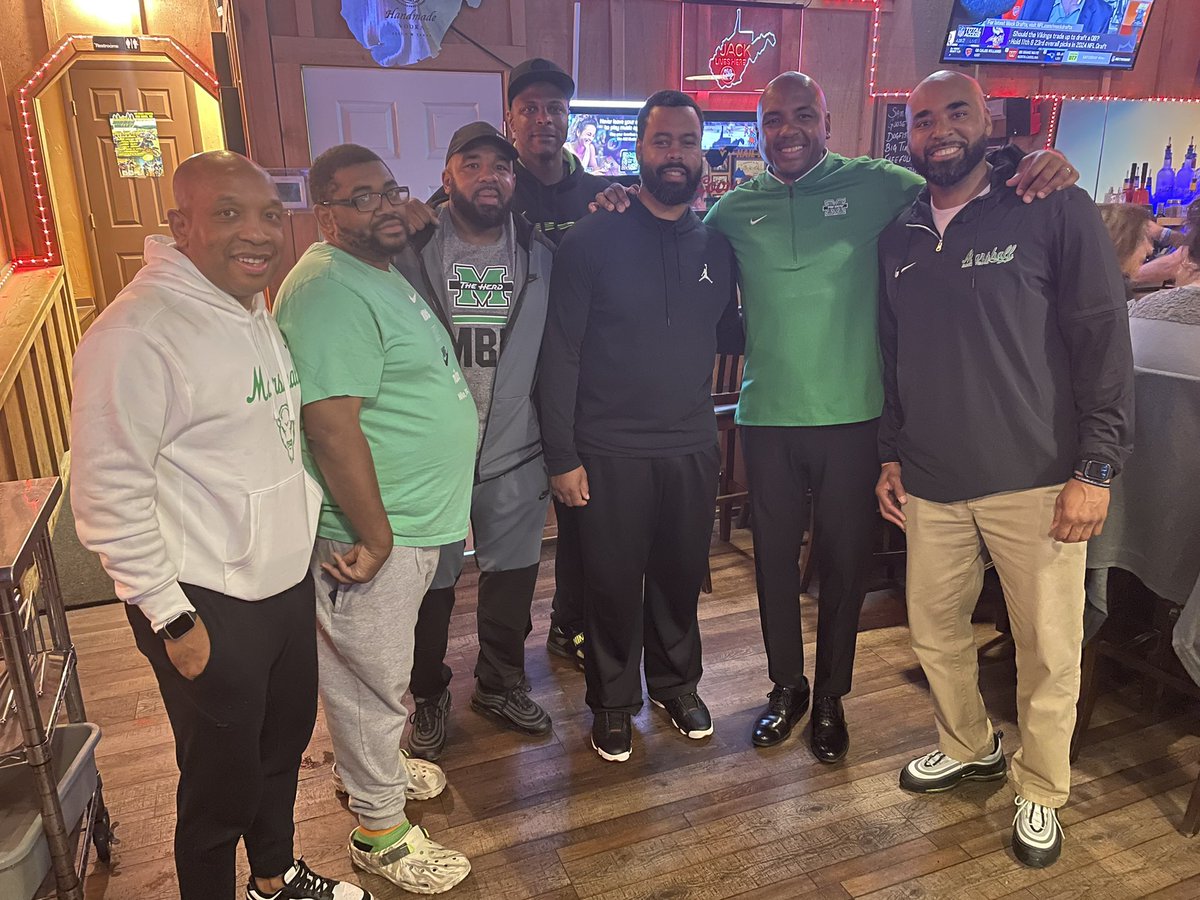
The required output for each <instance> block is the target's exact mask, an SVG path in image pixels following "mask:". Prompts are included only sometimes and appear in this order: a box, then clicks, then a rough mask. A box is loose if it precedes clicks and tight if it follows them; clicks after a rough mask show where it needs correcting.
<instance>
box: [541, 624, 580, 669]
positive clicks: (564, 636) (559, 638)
mask: <svg viewBox="0 0 1200 900" xmlns="http://www.w3.org/2000/svg"><path fill="white" fill-rule="evenodd" d="M546 649H547V650H549V651H550V652H551V653H553V654H554V655H555V656H561V657H562V658H563V659H569V660H571V662H573V663H575V665H576V666H578V667H579V668H580V669H582V668H583V632H582V631H574V630H567V629H565V628H560V627H559V626H557V625H551V626H550V631H549V633H548V634H547V635H546Z"/></svg>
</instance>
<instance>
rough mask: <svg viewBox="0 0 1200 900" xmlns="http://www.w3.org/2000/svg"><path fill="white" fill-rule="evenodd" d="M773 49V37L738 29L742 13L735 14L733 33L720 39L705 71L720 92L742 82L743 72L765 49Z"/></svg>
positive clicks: (740, 25)
mask: <svg viewBox="0 0 1200 900" xmlns="http://www.w3.org/2000/svg"><path fill="white" fill-rule="evenodd" d="M774 46H775V34H774V32H771V31H765V32H763V33H762V34H755V33H754V32H753V31H752V30H743V29H742V11H741V10H740V9H739V10H738V11H737V17H736V18H735V19H734V23H733V31H731V32H730V33H729V34H728V35H726V36H725V37H724V38H722V39H721V40H720V42H719V43H718V44H717V46H716V49H715V50H713V55H712V56H711V57H710V58H709V60H708V71H709V73H710V74H711V75H712V76H713V78H714V79H715V80H716V82H717V87H718V88H720V89H721V90H723V91H724V90H728V89H729V88H731V87H733V86H734V85H738V84H741V83H742V77H743V76H744V75H745V74H746V69H748V68H749V67H750V65H751V64H752V63H753V62H754V61H755V60H757V59H758V58H759V57H760V56H762V54H763V52H764V51H765V50H766V49H767V48H768V47H774Z"/></svg>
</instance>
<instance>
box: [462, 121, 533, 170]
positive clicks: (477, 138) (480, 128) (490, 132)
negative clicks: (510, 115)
mask: <svg viewBox="0 0 1200 900" xmlns="http://www.w3.org/2000/svg"><path fill="white" fill-rule="evenodd" d="M480 143H489V144H493V145H495V147H496V149H497V150H499V151H500V152H501V153H503V154H504V155H505V156H507V157H508V158H509V159H516V158H517V148H516V147H514V146H513V145H512V144H510V143H509V142H508V139H507V138H506V137H505V136H504V135H502V134H501V133H500V132H499V131H497V130H496V127H495V126H494V125H492V124H491V123H489V122H472V123H471V124H470V125H464V126H463V127H462V128H460V129H458V131H456V132H454V135H453V136H452V137H451V138H450V146H449V147H447V148H446V162H450V157H452V156H453V155H454V154H455V153H465V152H466V151H467V150H470V149H471V148H472V147H474V146H475V145H476V144H480Z"/></svg>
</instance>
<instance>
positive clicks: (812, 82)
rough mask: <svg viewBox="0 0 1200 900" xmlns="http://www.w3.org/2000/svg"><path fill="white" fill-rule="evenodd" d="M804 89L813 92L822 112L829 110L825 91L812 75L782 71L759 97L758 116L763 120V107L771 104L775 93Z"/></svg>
mask: <svg viewBox="0 0 1200 900" xmlns="http://www.w3.org/2000/svg"><path fill="white" fill-rule="evenodd" d="M795 90H802V91H807V92H809V93H810V94H812V96H813V98H814V100H815V101H816V103H817V104H819V106H820V109H821V112H822V113H824V112H827V111H828V109H829V107H828V106H827V105H826V104H825V92H824V91H823V90H821V85H819V84H818V83H817V80H816V79H815V78H813V77H812V76H811V75H805V74H804V73H803V72H782V73H780V74H779V75H776V76H775V77H774V78H772V79H771V80H770V81H769V82H768V83H767V86H766V87H765V88H763V92H762V94H761V95H760V96H759V98H758V117H759V121H761V120H762V114H763V108H764V107H765V106H769V105H770V104H771V102H772V101H773V100H774V99H775V97H774V95H775V94H779V93H786V92H788V91H795Z"/></svg>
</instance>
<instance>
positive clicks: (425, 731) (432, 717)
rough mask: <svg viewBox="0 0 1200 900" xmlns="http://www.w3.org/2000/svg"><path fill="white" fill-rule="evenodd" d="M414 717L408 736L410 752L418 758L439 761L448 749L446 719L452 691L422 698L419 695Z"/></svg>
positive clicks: (444, 691)
mask: <svg viewBox="0 0 1200 900" xmlns="http://www.w3.org/2000/svg"><path fill="white" fill-rule="evenodd" d="M414 699H415V700H416V707H417V708H416V711H415V712H414V713H413V717H412V726H413V727H412V733H411V734H409V736H408V752H409V753H410V754H411V755H412V756H415V757H416V758H417V759H427V760H429V761H430V762H437V760H438V757H440V756H441V755H442V751H443V750H445V749H446V719H447V718H448V717H449V715H450V691H448V690H443V691H442V692H441V693H440V694H438V695H437V696H436V697H433V698H431V699H429V700H422V699H421V698H419V697H417V698H414Z"/></svg>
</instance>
